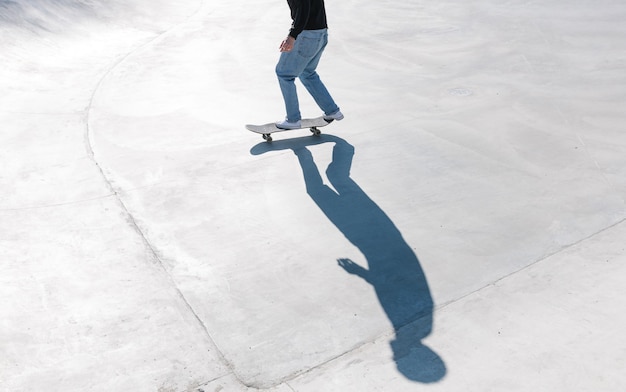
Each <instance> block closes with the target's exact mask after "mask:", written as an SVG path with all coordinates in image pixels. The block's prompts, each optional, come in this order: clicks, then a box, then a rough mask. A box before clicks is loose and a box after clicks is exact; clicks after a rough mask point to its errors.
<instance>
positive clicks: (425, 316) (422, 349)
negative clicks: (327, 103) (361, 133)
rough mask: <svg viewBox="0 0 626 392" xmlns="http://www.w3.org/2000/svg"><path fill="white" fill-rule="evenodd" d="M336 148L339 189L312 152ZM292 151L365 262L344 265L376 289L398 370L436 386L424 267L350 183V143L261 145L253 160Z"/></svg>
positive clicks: (333, 173)
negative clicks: (427, 340) (322, 147)
mask: <svg viewBox="0 0 626 392" xmlns="http://www.w3.org/2000/svg"><path fill="white" fill-rule="evenodd" d="M321 143H335V146H334V148H333V159H332V162H331V163H330V165H329V166H328V168H327V169H326V175H327V178H328V180H329V181H330V182H331V183H332V186H333V187H334V188H335V190H336V192H335V190H333V189H332V188H331V187H329V186H327V185H324V183H323V179H322V176H321V175H320V172H319V169H318V167H317V165H316V163H315V161H314V159H313V155H312V154H311V151H310V150H309V149H308V148H307V146H311V145H316V144H321ZM284 149H291V150H293V152H294V153H295V155H296V156H297V157H298V162H299V163H300V166H301V168H302V173H303V175H304V180H305V183H306V190H307V193H308V195H309V196H310V197H311V199H313V201H314V202H315V203H316V204H317V206H318V207H319V208H320V209H321V210H322V211H323V213H324V214H325V215H326V216H327V217H328V219H329V220H330V221H331V222H332V223H333V224H334V225H335V226H336V227H337V229H339V230H340V231H341V232H342V233H343V235H344V236H345V237H346V238H347V239H348V240H349V241H350V242H351V243H352V244H354V245H355V246H356V247H357V248H358V249H359V250H360V251H361V252H362V253H363V255H364V256H365V258H366V260H367V264H368V265H367V268H366V267H363V266H360V265H358V264H357V263H355V262H353V261H352V260H349V259H339V260H337V261H338V264H339V266H340V267H341V268H343V269H344V270H345V271H346V272H348V273H350V274H353V275H356V276H358V277H360V278H362V279H363V280H364V281H366V282H367V283H369V284H371V285H372V287H373V288H374V290H375V291H376V294H377V296H378V300H379V301H380V304H381V306H382V308H383V309H384V311H385V313H386V314H387V317H388V318H389V321H390V322H391V324H392V325H393V328H394V331H395V336H394V339H393V340H392V341H391V342H390V345H391V348H392V350H393V354H394V361H395V362H396V366H397V368H398V370H399V371H400V372H401V373H402V374H403V375H404V376H405V377H406V378H408V379H410V380H413V381H417V382H422V383H432V382H437V381H439V380H441V379H442V378H443V377H444V376H445V374H446V367H445V364H444V362H443V360H442V359H441V358H440V357H439V355H437V354H436V353H435V352H434V351H433V350H431V349H430V348H429V347H427V346H425V345H424V344H423V343H422V339H424V338H425V337H427V336H428V335H429V334H430V333H431V331H432V325H433V300H432V297H431V294H430V289H429V287H428V282H427V280H426V276H425V274H424V271H423V270H422V267H421V266H420V262H419V260H418V258H417V256H416V255H415V253H414V252H413V250H412V249H411V247H410V246H409V245H408V244H407V243H406V241H405V240H404V238H403V237H402V234H401V233H400V231H399V230H398V228H397V227H396V226H395V225H394V223H393V222H392V221H391V219H390V218H389V217H388V216H387V214H385V212H384V211H382V210H381V208H380V207H379V206H378V205H377V204H376V203H375V202H374V201H373V200H372V199H370V198H369V197H368V196H367V194H366V193H365V192H364V191H363V190H362V189H361V188H360V187H359V185H358V184H357V183H356V182H355V181H354V180H353V179H352V178H351V177H350V169H351V166H352V159H353V156H354V147H353V146H352V145H350V144H349V143H348V142H346V141H345V140H343V139H341V138H339V137H336V136H332V135H328V134H323V135H321V136H320V137H310V136H309V137H305V138H294V139H288V140H281V141H277V142H274V143H271V144H270V143H260V144H258V145H256V146H254V147H253V148H252V150H251V151H250V152H251V154H253V155H259V154H263V153H265V152H268V151H276V150H284Z"/></svg>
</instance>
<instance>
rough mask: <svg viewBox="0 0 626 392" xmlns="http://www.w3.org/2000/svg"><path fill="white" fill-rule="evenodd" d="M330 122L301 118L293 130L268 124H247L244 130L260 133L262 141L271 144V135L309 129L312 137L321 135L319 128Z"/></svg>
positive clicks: (318, 118) (320, 118)
mask: <svg viewBox="0 0 626 392" xmlns="http://www.w3.org/2000/svg"><path fill="white" fill-rule="evenodd" d="M331 122H333V120H325V119H324V117H317V118H303V119H302V120H300V123H301V126H300V128H295V129H281V128H278V127H277V126H276V123H268V124H263V125H251V124H247V125H246V129H247V130H248V131H252V132H254V133H260V134H261V135H262V136H263V140H265V141H268V142H271V141H272V133H274V132H285V131H295V130H296V129H305V128H309V130H310V131H311V132H312V133H313V135H315V136H319V135H320V134H321V133H322V131H320V130H319V128H321V127H325V126H326V125H328V124H330V123H331Z"/></svg>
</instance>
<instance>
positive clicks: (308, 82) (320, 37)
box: [299, 30, 339, 115]
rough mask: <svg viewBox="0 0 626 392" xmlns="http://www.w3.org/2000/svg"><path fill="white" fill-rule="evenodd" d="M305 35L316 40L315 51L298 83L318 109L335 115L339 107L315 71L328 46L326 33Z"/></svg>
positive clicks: (315, 32) (320, 31) (310, 32)
mask: <svg viewBox="0 0 626 392" xmlns="http://www.w3.org/2000/svg"><path fill="white" fill-rule="evenodd" d="M303 33H305V32H303ZM306 33H307V35H310V36H311V38H313V37H314V38H315V39H316V46H317V50H316V53H315V54H314V55H313V57H311V59H310V61H309V62H308V64H307V65H306V66H305V68H304V70H303V71H302V73H301V74H300V76H299V78H300V81H301V82H302V84H303V85H304V87H305V88H306V89H307V91H308V92H309V94H311V96H312V97H313V99H314V100H315V102H316V103H317V105H318V106H319V107H320V109H322V111H323V112H324V114H326V115H330V114H334V113H337V112H338V111H339V107H338V106H337V104H336V103H335V101H334V100H333V98H332V97H331V95H330V93H329V92H328V89H326V86H325V85H324V83H323V82H322V80H321V79H320V77H319V75H318V73H317V71H316V69H317V66H318V64H319V62H320V59H321V57H322V54H323V53H324V49H325V48H326V45H327V44H328V33H327V31H326V30H318V31H307V32H306Z"/></svg>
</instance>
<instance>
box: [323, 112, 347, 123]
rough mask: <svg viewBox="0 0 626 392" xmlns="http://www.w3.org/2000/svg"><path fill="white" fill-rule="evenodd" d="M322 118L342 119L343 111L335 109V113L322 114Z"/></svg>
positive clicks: (328, 119)
mask: <svg viewBox="0 0 626 392" xmlns="http://www.w3.org/2000/svg"><path fill="white" fill-rule="evenodd" d="M324 120H326V121H333V120H337V121H340V120H343V113H341V111H340V110H337V111H336V112H335V113H333V114H327V115H325V116H324Z"/></svg>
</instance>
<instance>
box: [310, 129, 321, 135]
mask: <svg viewBox="0 0 626 392" xmlns="http://www.w3.org/2000/svg"><path fill="white" fill-rule="evenodd" d="M311 132H313V135H315V136H319V135H321V134H322V131H320V130H319V129H317V127H312V128H311Z"/></svg>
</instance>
